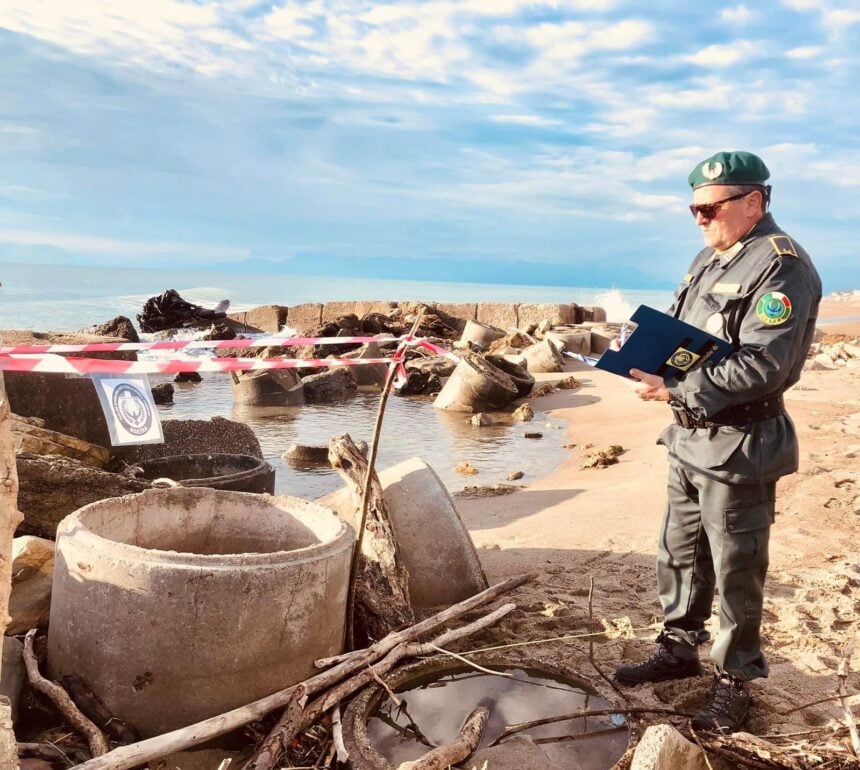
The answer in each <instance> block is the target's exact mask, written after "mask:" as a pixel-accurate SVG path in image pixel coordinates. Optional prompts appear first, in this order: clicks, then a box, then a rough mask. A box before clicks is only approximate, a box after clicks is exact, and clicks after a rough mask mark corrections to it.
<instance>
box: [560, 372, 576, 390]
mask: <svg viewBox="0 0 860 770" xmlns="http://www.w3.org/2000/svg"><path fill="white" fill-rule="evenodd" d="M555 387H557V388H560V389H561V390H576V389H577V388H581V387H582V383H581V382H580V381H579V380H578V379H576V377H574V376H573V375H572V374H571V375H570V376H569V377H565V378H564V379H561V380H559V381H558V382H557V383H555Z"/></svg>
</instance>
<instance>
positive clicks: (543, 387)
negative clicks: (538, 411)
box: [529, 382, 555, 398]
mask: <svg viewBox="0 0 860 770" xmlns="http://www.w3.org/2000/svg"><path fill="white" fill-rule="evenodd" d="M554 390H555V383H552V382H542V383H540V385H535V386H534V387H533V388H532V392H531V393H529V398H540V397H541V396H548V395H549V394H550V393H552V392H553V391H554Z"/></svg>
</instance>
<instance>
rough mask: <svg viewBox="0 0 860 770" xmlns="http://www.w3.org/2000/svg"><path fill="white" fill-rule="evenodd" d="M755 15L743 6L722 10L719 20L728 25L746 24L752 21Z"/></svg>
mask: <svg viewBox="0 0 860 770" xmlns="http://www.w3.org/2000/svg"><path fill="white" fill-rule="evenodd" d="M754 16H755V14H754V13H753V12H752V11H751V10H750V9H749V8H747V7H746V6H745V5H736V6H734V7H732V8H723V10H722V13H721V14H720V18H721V19H722V20H723V21H725V22H728V23H729V24H747V23H748V22H750V21H752V19H753V17H754Z"/></svg>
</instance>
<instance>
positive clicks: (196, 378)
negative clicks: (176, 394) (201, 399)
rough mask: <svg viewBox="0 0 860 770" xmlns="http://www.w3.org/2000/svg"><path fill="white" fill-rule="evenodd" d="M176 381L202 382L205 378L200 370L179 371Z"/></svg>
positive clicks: (174, 379)
mask: <svg viewBox="0 0 860 770" xmlns="http://www.w3.org/2000/svg"><path fill="white" fill-rule="evenodd" d="M173 381H174V382H202V381H203V378H202V377H201V376H200V372H179V374H177V375H176V376H175V377H174V378H173Z"/></svg>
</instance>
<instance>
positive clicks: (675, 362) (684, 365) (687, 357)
mask: <svg viewBox="0 0 860 770" xmlns="http://www.w3.org/2000/svg"><path fill="white" fill-rule="evenodd" d="M699 358H700V356H698V355H696V354H695V353H693V351H691V350H687V349H686V348H678V349H677V350H676V351H675V352H674V353H672V355H671V357H670V358H669V360H668V361H667V362H666V363H667V364H669V366H674V367H675V368H676V369H680V370H681V371H682V372H686V371H687V370H688V369H689V368H690V367H691V366H692V365H693V364H695V363H696V361H698V360H699Z"/></svg>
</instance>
